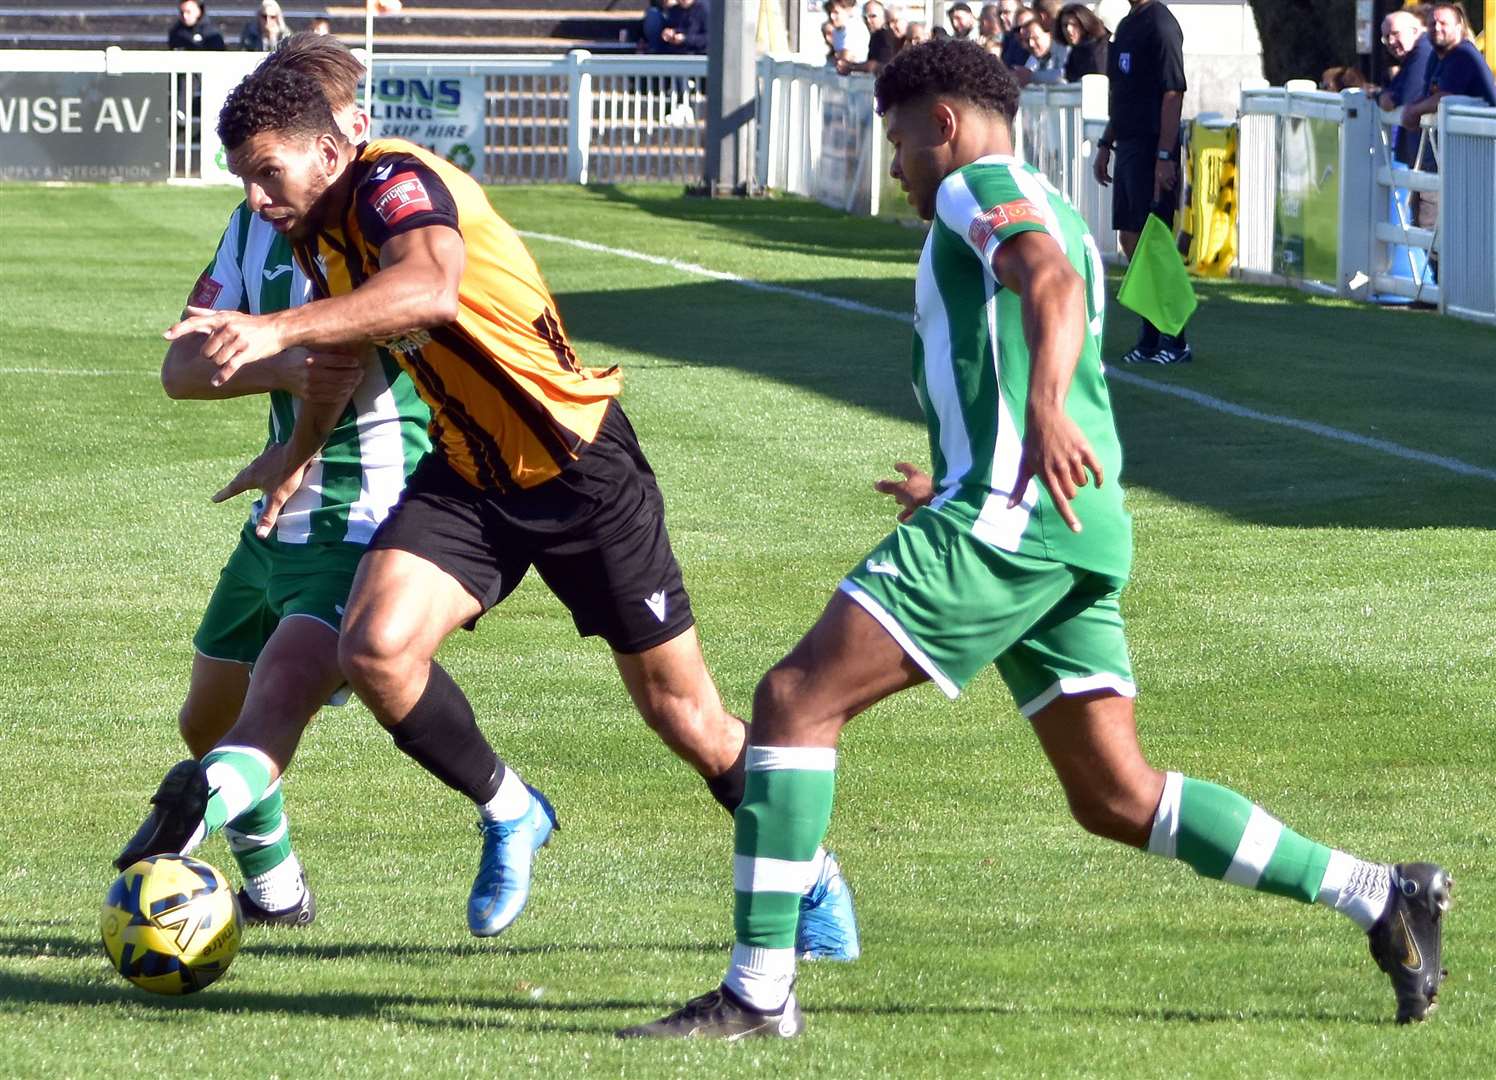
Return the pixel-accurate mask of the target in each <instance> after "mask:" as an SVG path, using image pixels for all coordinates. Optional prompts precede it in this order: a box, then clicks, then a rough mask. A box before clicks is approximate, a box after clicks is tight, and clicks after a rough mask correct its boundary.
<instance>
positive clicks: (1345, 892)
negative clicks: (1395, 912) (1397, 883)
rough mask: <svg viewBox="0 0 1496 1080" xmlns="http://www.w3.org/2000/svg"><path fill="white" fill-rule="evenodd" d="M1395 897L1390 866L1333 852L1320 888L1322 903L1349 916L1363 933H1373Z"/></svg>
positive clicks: (1319, 898)
mask: <svg viewBox="0 0 1496 1080" xmlns="http://www.w3.org/2000/svg"><path fill="white" fill-rule="evenodd" d="M1391 895H1392V868H1391V867H1390V866H1388V865H1387V864H1386V863H1374V862H1367V861H1366V860H1364V859H1358V858H1356V857H1355V856H1354V855H1347V854H1346V853H1345V852H1343V851H1332V852H1331V853H1330V865H1329V866H1327V867H1325V879H1324V881H1323V882H1322V883H1321V884H1320V886H1319V897H1318V901H1319V903H1321V904H1323V905H1325V907H1327V908H1333V909H1335V910H1336V911H1338V912H1340V913H1341V914H1342V915H1345V916H1347V917H1348V918H1349V919H1350V920H1351V921H1352V922H1353V923H1355V924H1356V925H1357V926H1359V927H1360V928H1361V929H1362V930H1370V929H1371V928H1372V926H1373V925H1374V924H1375V923H1376V921H1377V920H1378V919H1380V918H1381V917H1382V912H1384V911H1386V910H1387V901H1388V900H1389V899H1390V898H1391Z"/></svg>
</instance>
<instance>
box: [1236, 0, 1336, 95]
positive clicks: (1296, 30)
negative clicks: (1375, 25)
mask: <svg viewBox="0 0 1496 1080" xmlns="http://www.w3.org/2000/svg"><path fill="white" fill-rule="evenodd" d="M1251 3H1252V14H1253V15H1255V16H1256V17H1257V36H1258V37H1259V38H1260V39H1261V40H1262V74H1263V76H1264V77H1265V78H1266V79H1267V81H1268V82H1270V83H1272V84H1273V85H1274V86H1281V85H1282V84H1283V83H1284V82H1285V81H1287V80H1288V79H1313V80H1314V81H1315V82H1318V81H1319V76H1320V74H1321V73H1322V72H1323V71H1324V70H1325V69H1326V68H1329V67H1335V66H1337V65H1341V64H1355V63H1356V59H1357V58H1356V42H1355V35H1356V4H1355V0H1251Z"/></svg>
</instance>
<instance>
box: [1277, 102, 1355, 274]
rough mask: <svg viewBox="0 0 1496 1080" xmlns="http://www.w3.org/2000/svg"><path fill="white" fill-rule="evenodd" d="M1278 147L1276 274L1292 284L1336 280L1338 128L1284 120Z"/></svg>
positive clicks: (1323, 122) (1303, 119) (1325, 123)
mask: <svg viewBox="0 0 1496 1080" xmlns="http://www.w3.org/2000/svg"><path fill="white" fill-rule="evenodd" d="M1280 130H1281V133H1282V134H1281V141H1280V142H1279V145H1278V213H1277V220H1276V222H1275V228H1274V235H1273V265H1274V269H1275V270H1276V271H1277V272H1278V273H1279V274H1281V275H1283V276H1284V277H1286V278H1288V279H1290V280H1293V281H1322V282H1325V283H1326V284H1330V285H1333V284H1335V283H1336V282H1337V280H1338V277H1339V269H1338V267H1339V249H1338V242H1339V241H1338V238H1339V232H1340V229H1339V223H1340V125H1339V124H1337V123H1335V122H1334V121H1333V120H1320V119H1311V118H1306V117H1302V116H1286V117H1284V118H1283V124H1282V127H1281V129H1280Z"/></svg>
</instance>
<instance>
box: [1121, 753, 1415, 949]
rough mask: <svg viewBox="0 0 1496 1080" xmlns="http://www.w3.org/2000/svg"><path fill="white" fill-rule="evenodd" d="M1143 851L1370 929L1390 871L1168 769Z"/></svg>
mask: <svg viewBox="0 0 1496 1080" xmlns="http://www.w3.org/2000/svg"><path fill="white" fill-rule="evenodd" d="M1148 850H1149V851H1150V852H1151V853H1152V854H1154V855H1162V856H1164V857H1165V858H1169V859H1179V860H1180V861H1182V862H1186V863H1188V864H1189V865H1190V866H1191V867H1193V868H1194V871H1195V873H1197V874H1199V875H1200V876H1201V877H1208V878H1215V879H1217V880H1218V881H1228V882H1230V883H1231V884H1233V885H1242V886H1245V887H1246V888H1248V889H1256V890H1257V891H1258V892H1267V893H1273V894H1275V895H1277V896H1287V897H1291V898H1293V899H1295V900H1300V901H1303V902H1304V903H1306V904H1314V903H1318V904H1323V905H1325V906H1326V907H1329V908H1333V909H1334V910H1336V911H1339V912H1341V913H1342V914H1344V915H1346V916H1348V917H1349V918H1350V919H1351V920H1352V921H1354V922H1355V923H1356V925H1357V926H1360V927H1361V929H1363V930H1369V929H1371V926H1372V924H1373V923H1375V922H1376V920H1377V919H1378V918H1379V917H1380V916H1381V914H1382V911H1383V910H1384V909H1385V908H1386V906H1387V897H1388V895H1389V890H1390V888H1391V877H1390V875H1389V873H1388V868H1387V867H1386V866H1385V865H1384V864H1382V863H1369V862H1366V861H1365V860H1362V859H1358V858H1356V857H1355V856H1353V855H1348V854H1346V853H1345V852H1343V851H1336V850H1334V849H1333V848H1329V847H1326V846H1325V845H1324V844H1317V843H1315V842H1314V841H1312V840H1307V839H1305V838H1304V837H1302V836H1300V835H1299V834H1298V833H1296V832H1294V831H1293V830H1292V829H1290V828H1288V827H1287V826H1286V825H1284V824H1283V823H1282V822H1281V821H1279V820H1278V819H1277V818H1275V817H1273V816H1272V815H1271V814H1269V813H1268V812H1267V811H1265V810H1263V809H1262V807H1260V806H1254V805H1253V804H1252V803H1251V802H1250V801H1248V800H1247V799H1246V798H1244V797H1243V796H1241V795H1238V794H1237V793H1236V792H1234V791H1231V790H1230V789H1229V788H1223V787H1221V786H1220V785H1219V784H1211V783H1207V782H1205V781H1203V780H1193V779H1191V778H1189V777H1186V776H1182V775H1181V774H1179V773H1176V772H1171V773H1169V774H1168V775H1167V777H1166V779H1165V781H1164V793H1163V797H1162V798H1161V799H1160V800H1159V803H1158V810H1157V811H1156V812H1155V814H1154V818H1153V831H1152V833H1151V834H1150V836H1149V838H1148Z"/></svg>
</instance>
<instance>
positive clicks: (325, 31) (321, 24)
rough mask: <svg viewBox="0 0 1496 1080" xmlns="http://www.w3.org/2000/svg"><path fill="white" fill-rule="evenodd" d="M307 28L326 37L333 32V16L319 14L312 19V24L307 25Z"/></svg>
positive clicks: (319, 35)
mask: <svg viewBox="0 0 1496 1080" xmlns="http://www.w3.org/2000/svg"><path fill="white" fill-rule="evenodd" d="M307 29H308V30H309V31H311V32H312V33H313V34H316V35H317V36H318V37H326V36H327V35H329V34H331V33H332V16H331V15H318V16H317V17H315V18H314V19H312V21H311V23H310V25H308V26H307Z"/></svg>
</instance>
